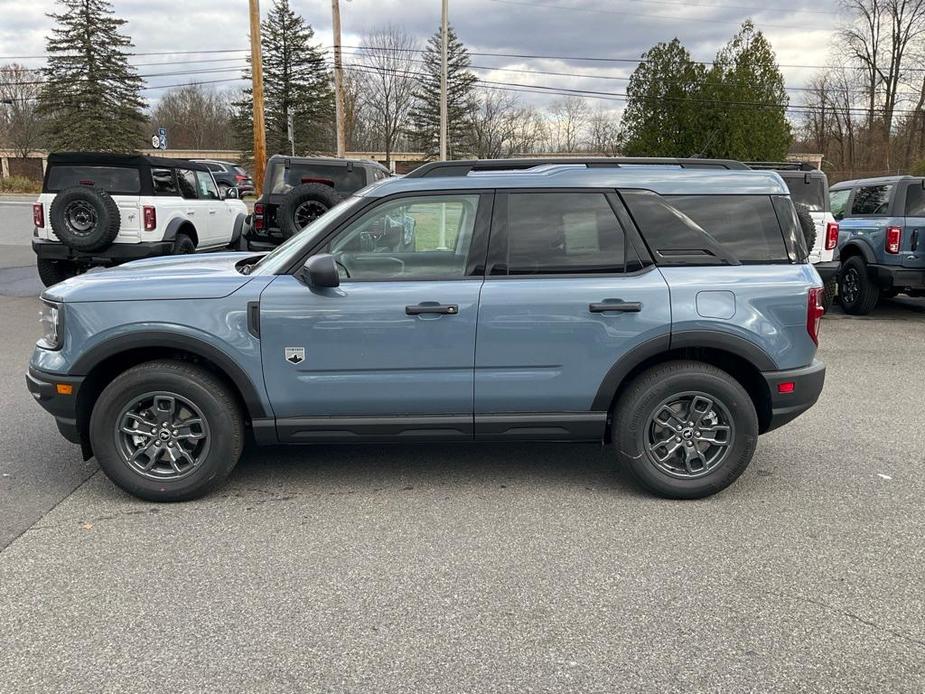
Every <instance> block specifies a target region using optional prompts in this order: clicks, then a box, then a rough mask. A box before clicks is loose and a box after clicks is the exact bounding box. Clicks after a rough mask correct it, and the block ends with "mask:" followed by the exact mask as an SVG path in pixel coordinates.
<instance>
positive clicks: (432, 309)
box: [405, 304, 459, 316]
mask: <svg viewBox="0 0 925 694" xmlns="http://www.w3.org/2000/svg"><path fill="white" fill-rule="evenodd" d="M405 313H407V314H408V315H409V316H420V315H424V314H429V313H441V314H444V315H450V316H455V315H456V314H457V313H459V306H458V305H457V304H418V305H417V306H405Z"/></svg>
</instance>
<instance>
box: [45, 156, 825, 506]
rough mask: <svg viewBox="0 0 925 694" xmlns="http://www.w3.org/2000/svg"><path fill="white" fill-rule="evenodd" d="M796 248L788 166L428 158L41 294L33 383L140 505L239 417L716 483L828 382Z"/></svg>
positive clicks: (235, 446)
mask: <svg viewBox="0 0 925 694" xmlns="http://www.w3.org/2000/svg"><path fill="white" fill-rule="evenodd" d="M389 218H393V219H394V218H398V219H402V218H411V219H413V220H414V221H415V224H414V225H413V226H412V232H413V233H412V238H411V239H407V238H403V237H404V236H405V234H404V230H403V228H402V233H396V234H390V233H384V232H385V231H386V230H388V229H389V225H388V224H384V223H383V220H385V219H389ZM806 255H807V251H806V248H805V245H804V242H803V236H802V234H801V233H800V232H799V229H798V227H797V218H796V213H795V211H794V206H793V204H792V202H791V200H790V197H789V195H788V191H787V187H786V186H785V185H784V183H783V181H782V180H781V178H780V176H778V175H777V174H776V173H774V172H765V171H752V170H748V169H747V167H745V166H744V165H742V164H739V163H737V162H723V161H710V160H660V159H656V160H643V159H605V160H598V159H587V160H567V161H566V162H565V163H562V162H556V163H551V164H543V163H537V162H536V161H527V162H523V161H516V160H514V161H500V162H496V161H488V162H452V163H440V162H438V163H435V164H428V165H425V166H423V167H420V168H419V169H416V170H415V171H413V172H412V173H411V174H409V175H408V176H406V177H404V178H393V179H388V180H384V181H381V182H380V183H378V184H375V185H373V186H370V187H368V188H365V189H364V190H363V191H361V195H357V196H353V197H350V198H349V199H347V200H346V201H344V202H343V203H341V204H340V205H338V206H337V207H335V208H334V209H332V210H331V211H330V212H328V213H327V214H325V215H323V216H322V217H320V218H318V219H316V220H315V221H314V222H313V223H312V224H310V225H309V226H308V227H307V228H306V229H304V230H303V231H302V232H300V233H299V234H297V235H295V236H293V237H292V238H290V239H289V240H288V241H287V242H286V243H284V244H282V245H281V246H279V247H278V248H277V249H276V250H274V251H273V252H271V253H269V254H268V255H265V256H263V257H259V256H254V255H247V254H241V253H234V254H210V255H197V256H188V257H184V258H158V259H151V260H142V261H137V262H134V263H130V264H128V265H124V266H121V267H118V268H114V269H111V270H105V271H103V272H98V273H92V274H87V275H82V276H80V277H75V278H72V279H70V280H68V281H66V282H64V283H62V284H59V285H56V286H54V287H52V288H50V289H48V290H46V292H45V293H44V295H43V297H42V302H43V306H44V325H45V334H44V336H43V337H42V339H41V340H40V342H39V343H38V344H37V345H36V347H35V350H34V352H33V354H32V359H31V362H30V365H29V372H28V376H27V382H28V387H29V389H30V391H31V392H32V393H33V395H34V396H35V399H36V400H37V401H38V402H39V403H41V404H42V406H44V407H45V408H46V409H47V410H48V411H49V412H51V413H52V414H53V415H54V417H55V419H56V420H57V424H58V428H59V430H60V431H61V433H62V434H63V435H64V436H65V437H67V438H68V439H69V440H71V441H74V442H75V443H79V444H80V445H81V446H82V447H83V452H84V455H85V456H86V457H89V456H91V455H95V456H96V458H97V460H98V461H99V463H100V465H101V467H102V468H103V470H104V471H105V473H106V474H107V475H108V476H109V477H110V478H111V479H112V480H113V481H114V482H115V483H116V484H118V485H119V486H121V487H122V488H123V489H125V490H127V491H129V492H131V493H132V494H135V495H137V496H139V497H142V498H145V499H151V500H178V499H189V498H193V497H196V496H199V495H201V494H204V493H206V492H207V491H209V490H210V489H213V488H215V487H216V486H217V485H218V484H220V483H221V482H222V480H223V479H225V477H226V476H227V475H228V474H229V473H230V472H231V470H232V468H234V466H235V464H236V462H237V460H238V457H239V455H240V453H241V448H242V445H243V442H244V437H245V432H246V431H248V430H249V431H250V432H251V434H252V435H253V438H254V439H256V441H257V442H258V443H262V444H274V443H314V442H335V441H341V442H359V441H376V442H381V441H415V440H424V441H434V440H441V441H447V442H452V441H472V440H477V441H495V442H497V441H521V440H554V441H599V442H602V443H606V444H612V450H613V454H614V457H615V459H616V460H617V461H618V462H619V463H621V464H622V465H625V466H626V467H627V468H628V469H629V470H630V471H631V472H632V474H633V475H634V476H635V477H636V478H637V479H638V480H639V482H640V483H641V484H643V485H644V486H645V487H647V488H648V489H650V490H652V491H654V492H656V493H658V494H661V495H665V496H669V497H675V498H693V497H701V496H705V495H708V494H712V493H714V492H717V491H719V490H721V489H723V488H724V487H726V486H727V485H729V484H730V483H731V482H732V481H733V480H735V479H736V478H737V477H738V476H739V475H740V474H741V473H742V472H743V470H745V468H746V466H747V465H748V463H749V461H750V460H751V459H752V456H753V454H754V452H755V448H756V445H757V440H758V435H759V434H762V433H764V432H767V431H770V430H772V429H774V428H776V427H779V426H781V425H783V424H785V423H787V422H789V421H790V420H792V419H793V418H795V417H797V416H798V415H799V414H801V413H802V412H804V411H805V410H807V409H808V408H809V407H810V406H811V405H812V404H813V403H814V402H815V401H816V399H817V397H818V396H819V393H820V391H821V389H822V385H823V380H824V375H825V367H824V365H823V364H822V363H820V362H819V361H817V360H816V359H815V354H816V346H817V341H818V337H819V325H820V318H821V316H822V308H821V306H820V297H821V294H822V282H821V280H820V278H819V275H818V274H817V272H816V271H815V270H814V269H813V266H812V265H810V264H808V263H807V262H806ZM140 315H143V316H144V320H143V321H139V318H138V316H140Z"/></svg>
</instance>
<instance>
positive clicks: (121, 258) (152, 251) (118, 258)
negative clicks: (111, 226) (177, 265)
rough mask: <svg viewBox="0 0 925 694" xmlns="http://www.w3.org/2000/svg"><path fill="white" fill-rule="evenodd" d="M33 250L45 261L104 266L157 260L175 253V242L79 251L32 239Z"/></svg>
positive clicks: (117, 244)
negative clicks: (132, 261)
mask: <svg viewBox="0 0 925 694" xmlns="http://www.w3.org/2000/svg"><path fill="white" fill-rule="evenodd" d="M32 250H33V251H35V254H36V255H37V256H38V257H39V258H42V259H45V260H86V261H89V262H92V263H97V264H104V265H116V264H118V263H127V262H128V261H130V260H141V259H142V258H156V257H158V256H162V255H170V254H171V253H173V241H152V242H149V243H114V244H112V245H111V246H108V247H106V248H103V249H100V250H98V251H77V250H74V249H73V248H71V247H70V246H67V245H65V244H63V243H61V242H60V241H49V240H48V239H37V238H33V239H32Z"/></svg>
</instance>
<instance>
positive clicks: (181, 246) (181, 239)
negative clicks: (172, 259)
mask: <svg viewBox="0 0 925 694" xmlns="http://www.w3.org/2000/svg"><path fill="white" fill-rule="evenodd" d="M195 252H196V244H195V243H193V239H191V238H190V237H189V236H187V235H186V234H177V237H176V238H175V239H174V242H173V255H187V254H189V253H195Z"/></svg>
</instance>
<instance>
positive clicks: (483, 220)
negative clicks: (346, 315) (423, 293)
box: [276, 188, 495, 282]
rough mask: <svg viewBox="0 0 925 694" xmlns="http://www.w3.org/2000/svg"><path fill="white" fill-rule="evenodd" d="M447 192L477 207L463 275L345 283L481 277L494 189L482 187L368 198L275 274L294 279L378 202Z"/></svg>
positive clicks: (445, 195)
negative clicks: (468, 198) (473, 201)
mask: <svg viewBox="0 0 925 694" xmlns="http://www.w3.org/2000/svg"><path fill="white" fill-rule="evenodd" d="M450 195H456V196H465V195H477V196H478V199H479V200H478V208H477V210H476V213H475V224H474V226H473V228H472V242H471V243H470V244H469V253H468V255H467V257H466V270H465V274H463V275H462V276H460V277H438V276H434V277H414V278H407V277H393V278H380V279H353V278H350V279H349V280H347V281H348V282H459V281H465V280H473V279H481V278H482V277H484V274H485V266H486V262H487V255H488V243H489V238H488V237H489V230H490V226H491V219H492V213H493V209H494V199H495V195H494V191H493V190H490V189H486V188H478V189H476V188H473V189H448V190H426V191H404V192H401V193H395V194H394V195H388V196H386V197H381V198H369V203H368V204H366V205H360V207H359V208H357V209H356V210H354V213H353V214H352V215H350V216H349V217H347V218H346V219H344V220H341V222H340V223H339V224H337V225H336V226H334V227H332V228H331V229H328V230H327V231H326V232H325V233H324V235H323V236H321V237H320V238H318V239H317V241H316V242H315V243H313V244H311V245H310V246H308V247H307V248H303V249H302V251H301V252H299V253H298V254H296V255H294V256H293V260H292V262H290V263H289V265H287V266H286V267H284V268H282V269H281V270H280V271H279V272H277V273H276V274H277V275H293V276H295V277H296V278H298V277H299V276H300V273H301V271H302V268H303V267H304V266H305V263H306V262H308V259H309V258H310V257H312V256H313V255H317V254H318V253H320V252H322V251H323V249H324V248H325V246H327V245H328V244H329V243H330V242H331V240H332V239H333V238H334V237H335V236H337V234H339V233H340V232H341V231H343V230H345V229H346V228H347V227H349V226H350V225H351V224H353V223H354V222H356V221H358V220H359V219H361V218H362V217H364V216H365V215H366V214H368V213H370V212H373V211H374V210H376V208H378V207H380V206H381V205H385V204H387V203H390V202H393V201H395V200H400V199H402V198H422V197H447V196H450Z"/></svg>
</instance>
